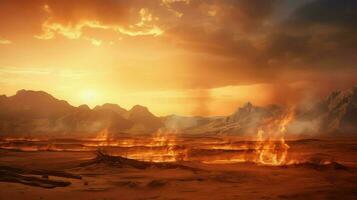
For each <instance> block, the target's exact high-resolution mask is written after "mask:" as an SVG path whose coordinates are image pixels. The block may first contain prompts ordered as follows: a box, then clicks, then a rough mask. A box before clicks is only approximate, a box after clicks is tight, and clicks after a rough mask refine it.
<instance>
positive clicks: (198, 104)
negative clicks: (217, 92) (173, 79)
mask: <svg viewBox="0 0 357 200" xmlns="http://www.w3.org/2000/svg"><path fill="white" fill-rule="evenodd" d="M188 96H189V99H190V101H191V102H192V106H193V107H192V110H191V115H193V116H208V115H210V113H211V112H210V103H211V102H212V100H213V98H212V95H211V91H210V90H208V89H197V90H190V91H189V92H188Z"/></svg>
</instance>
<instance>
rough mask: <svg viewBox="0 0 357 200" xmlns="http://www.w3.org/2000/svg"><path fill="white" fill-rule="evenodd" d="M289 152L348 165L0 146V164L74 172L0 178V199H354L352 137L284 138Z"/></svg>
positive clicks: (356, 162)
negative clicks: (176, 165) (118, 163)
mask: <svg viewBox="0 0 357 200" xmlns="http://www.w3.org/2000/svg"><path fill="white" fill-rule="evenodd" d="M288 144H289V145H290V149H289V156H294V157H299V158H308V157H314V156H315V157H316V156H324V157H330V158H332V159H333V160H335V161H337V162H339V163H341V164H343V165H344V166H346V167H347V169H346V170H341V169H335V168H322V169H315V168H313V167H309V166H288V167H286V166H285V167H272V166H260V165H257V164H254V163H233V164H203V163H201V162H198V161H186V162H182V163H181V164H183V165H187V166H191V167H194V168H197V169H200V170H197V171H192V170H186V169H158V168H150V169H133V168H116V167H113V166H108V165H105V164H96V165H90V166H86V167H78V165H79V164H80V163H83V162H85V161H88V160H90V159H93V157H95V155H94V154H93V152H51V151H37V152H20V151H11V150H0V166H12V167H19V168H26V169H48V170H61V171H66V172H71V173H74V174H79V175H81V176H82V179H81V180H78V179H67V178H56V177H52V176H50V177H49V179H54V180H55V179H61V180H67V181H70V182H71V185H69V186H67V187H56V188H53V189H46V188H41V187H34V186H28V185H23V184H19V183H7V182H0V199H4V200H6V199H9V200H10V199H11V200H13V199H14V200H15V199H26V200H32V199H36V200H39V199H66V200H70V199H76V200H78V199H107V200H109V199H357V170H355V169H356V167H357V154H356V152H357V140H338V141H337V140H301V141H296V142H289V143H288Z"/></svg>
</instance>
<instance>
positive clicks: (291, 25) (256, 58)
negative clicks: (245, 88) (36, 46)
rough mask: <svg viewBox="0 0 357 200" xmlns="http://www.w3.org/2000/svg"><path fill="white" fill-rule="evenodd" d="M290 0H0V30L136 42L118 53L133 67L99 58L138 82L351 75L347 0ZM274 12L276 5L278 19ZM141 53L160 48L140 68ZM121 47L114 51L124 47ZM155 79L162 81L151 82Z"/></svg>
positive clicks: (217, 83)
mask: <svg viewBox="0 0 357 200" xmlns="http://www.w3.org/2000/svg"><path fill="white" fill-rule="evenodd" d="M291 2H292V1H285V2H282V1H281V0H265V1H260V0H152V1H147V0H132V1H126V0H90V1H88V0H76V1H70V0H33V1H25V0H11V1H8V0H3V1H1V6H0V30H1V31H2V34H4V35H3V36H4V37H6V38H9V40H11V41H14V43H16V44H17V41H16V37H17V36H18V35H21V36H22V34H24V35H25V34H26V36H28V35H30V36H31V37H32V39H33V36H35V37H36V38H37V39H42V40H46V42H48V43H50V42H51V41H52V42H54V41H53V40H54V39H55V38H59V40H60V39H63V38H64V39H65V40H66V41H67V40H68V41H67V42H70V41H71V40H83V41H86V42H88V43H90V44H93V45H95V46H102V45H105V44H116V45H112V46H115V47H116V46H119V45H117V44H121V45H122V47H123V48H124V47H125V50H127V51H130V50H131V49H134V50H131V51H132V52H134V51H135V50H137V49H140V50H141V51H140V53H137V54H135V56H133V55H131V56H132V57H130V56H128V57H130V59H136V60H135V63H136V64H137V63H140V64H138V65H140V66H135V67H132V66H130V67H128V66H129V65H130V64H128V66H123V65H124V64H123V62H122V58H123V57H125V56H122V57H120V58H121V59H120V60H119V59H115V58H117V57H118V56H117V57H116V56H114V53H113V55H111V57H109V59H108V60H110V59H112V60H113V61H112V60H111V61H112V62H113V63H114V64H115V65H118V66H119V65H120V66H121V67H120V70H118V71H120V73H119V72H118V74H119V75H118V76H120V77H121V76H123V78H122V79H124V80H125V81H127V82H130V81H131V80H127V79H128V78H126V77H130V78H129V79H134V78H132V77H140V81H142V82H140V83H131V85H135V84H136V85H138V87H139V88H141V87H145V89H148V88H146V87H151V89H152V88H154V87H166V86H167V88H166V89H168V88H169V89H172V88H174V89H177V88H175V87H181V89H182V88H184V89H197V90H205V89H210V88H218V87H225V86H231V85H249V84H260V83H271V84H282V85H284V84H285V85H288V84H292V83H295V82H299V81H306V82H309V83H311V84H313V83H321V84H322V83H323V84H324V85H326V84H330V83H331V82H333V81H337V82H341V85H344V83H349V84H351V83H355V81H353V79H355V75H353V74H355V73H356V70H357V69H356V67H355V66H356V64H357V57H356V56H354V55H356V53H357V34H356V30H357V29H356V27H357V24H356V20H354V19H355V18H356V17H357V16H356V12H354V11H355V10H356V9H357V5H356V4H357V3H356V1H353V0H343V1H341V0H304V1H299V3H295V2H294V3H291ZM281 13H285V14H284V16H283V17H281V16H280V14H281ZM10 31H12V32H10ZM14 33H15V34H14ZM108 35H110V36H108ZM12 37H13V38H12ZM113 38H115V39H117V40H115V39H113ZM37 39H35V40H36V41H37V42H38V40H37ZM118 40H121V41H120V42H118ZM34 43H35V42H34ZM147 46H150V47H151V48H147ZM145 48H147V49H145ZM143 49H145V50H143ZM119 50H123V49H120V48H114V47H113V51H115V52H119ZM149 51H150V52H151V51H155V52H156V51H157V52H158V53H157V54H158V55H159V54H160V56H157V58H156V57H155V59H156V60H155V63H154V64H152V65H153V66H152V67H150V70H148V67H147V66H148V63H149V62H148V61H146V60H145V59H147V58H146V57H145V58H143V59H141V58H142V57H141V56H143V57H144V56H148V55H152V54H150V52H149ZM122 52H123V51H122ZM122 52H121V53H118V54H120V55H129V53H127V52H126V51H125V53H122ZM148 52H149V53H148ZM166 52H167V54H166ZM177 52H179V53H177ZM178 54H180V55H178ZM161 55H164V56H166V55H170V56H171V57H169V56H167V57H165V58H163V56H161ZM133 57H134V58H133ZM128 59H129V58H128ZM150 59H154V58H150ZM139 60H141V62H139ZM143 60H144V61H143ZM168 60H169V61H168ZM108 63H109V61H108ZM178 63H179V64H178ZM106 64H107V63H106ZM114 64H113V65H114ZM136 64H135V65H136ZM133 65H134V64H133ZM124 68H125V69H124ZM127 68H130V69H127ZM134 68H135V73H132V72H131V71H132V70H133V69H134ZM168 68H169V69H170V70H167V69H168ZM123 69H124V70H123ZM166 71H170V72H169V73H166ZM164 72H165V76H163V75H162V73H164ZM131 73H132V74H131ZM148 74H150V75H148ZM152 74H154V75H152ZM158 79H161V81H162V82H165V84H161V82H160V81H158V82H160V83H157V80H158ZM135 80H136V79H135ZM170 80H172V81H170ZM119 81H120V80H115V81H113V82H115V83H118V82H119ZM132 82H134V81H132ZM176 82H179V84H176ZM342 83H343V84H342ZM113 84H114V83H113ZM116 85H118V84H116ZM128 85H129V84H128ZM131 85H130V86H131ZM158 85H159V86H158ZM161 85H162V86H161ZM130 86H128V87H130ZM329 87H330V85H329ZM282 88H285V87H282ZM149 89H150V88H149ZM278 90H279V89H278ZM279 95H280V94H279ZM207 96H209V95H207Z"/></svg>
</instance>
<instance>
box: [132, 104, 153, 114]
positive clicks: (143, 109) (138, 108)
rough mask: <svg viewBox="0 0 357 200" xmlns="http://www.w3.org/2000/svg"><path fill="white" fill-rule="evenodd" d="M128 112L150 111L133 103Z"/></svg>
mask: <svg viewBox="0 0 357 200" xmlns="http://www.w3.org/2000/svg"><path fill="white" fill-rule="evenodd" d="M130 112H148V113H150V111H149V109H148V108H147V107H145V106H141V105H135V106H133V107H132V108H131V109H130Z"/></svg>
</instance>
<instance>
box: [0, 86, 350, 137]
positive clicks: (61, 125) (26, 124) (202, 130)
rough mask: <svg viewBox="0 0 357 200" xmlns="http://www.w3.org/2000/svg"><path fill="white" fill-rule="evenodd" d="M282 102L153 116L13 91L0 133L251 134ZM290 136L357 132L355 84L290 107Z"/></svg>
mask: <svg viewBox="0 0 357 200" xmlns="http://www.w3.org/2000/svg"><path fill="white" fill-rule="evenodd" d="M285 110H286V108H285V107H284V106H278V105H271V106H265V107H259V106H254V105H252V104H251V103H247V104H245V105H244V106H243V107H241V108H238V109H237V110H236V111H235V112H233V113H232V114H231V115H228V116H219V117H201V116H197V117H184V116H178V115H169V116H165V117H157V116H155V115H154V114H152V113H151V112H150V111H149V109H148V108H146V107H144V106H140V105H135V106H133V107H132V108H131V109H130V110H126V109H124V108H122V107H120V106H119V105H117V104H109V103H106V104H103V105H98V106H96V107H94V108H93V109H91V108H89V107H88V106H87V105H81V106H78V107H75V106H72V105H70V104H69V103H68V102H66V101H64V100H59V99H56V98H55V97H53V96H52V95H50V94H48V93H46V92H43V91H31V90H19V91H18V92H17V93H16V94H15V95H13V96H9V97H7V96H5V95H1V96H0V136H37V135H41V136H48V137H78V136H79V137H96V136H97V135H98V134H99V133H101V132H103V131H105V132H106V134H109V135H110V136H118V135H121V134H149V133H154V132H156V131H158V130H159V129H160V130H166V131H168V132H177V133H186V134H214V135H220V134H235V135H251V134H255V133H256V128H257V127H258V126H259V125H260V124H261V123H262V121H263V120H264V119H267V118H274V117H277V116H279V115H281V114H282V113H283V112H284V111H285ZM288 132H289V133H291V134H307V133H319V134H330V133H335V134H340V135H343V134H348V133H356V132H357V87H353V88H351V89H349V90H346V91H337V92H333V93H331V94H330V95H329V96H328V97H327V98H325V99H323V100H321V101H319V102H318V103H316V104H314V106H312V107H310V108H309V109H300V108H296V109H295V117H294V120H293V121H292V123H291V124H290V125H289V127H288Z"/></svg>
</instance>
